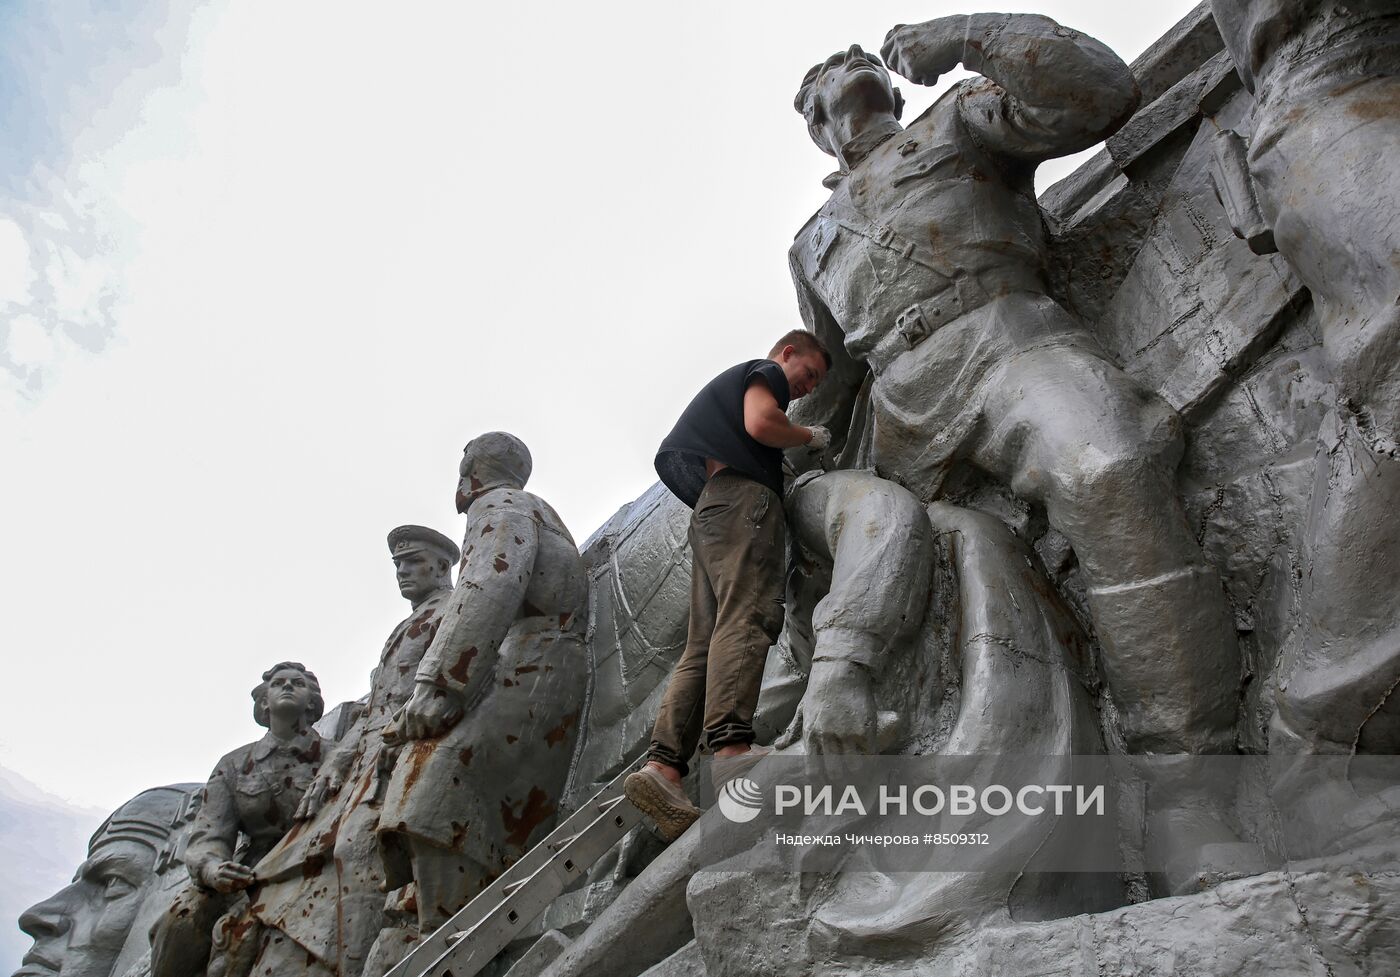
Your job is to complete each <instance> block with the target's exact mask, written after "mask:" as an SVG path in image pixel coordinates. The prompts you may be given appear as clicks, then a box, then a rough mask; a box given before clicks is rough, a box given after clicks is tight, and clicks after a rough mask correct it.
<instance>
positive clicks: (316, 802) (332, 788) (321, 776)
mask: <svg viewBox="0 0 1400 977" xmlns="http://www.w3.org/2000/svg"><path fill="white" fill-rule="evenodd" d="M336 766H337V765H336V764H329V765H327V767H326V768H323V769H322V770H321V772H320V773H318V774H317V775H316V779H315V780H313V781H311V786H310V787H308V788H306V793H305V794H303V795H302V797H301V803H300V804H298V805H297V811H296V814H294V815H292V816H293V817H294V818H296V819H297V820H298V821H306V820H308V819H310V818H314V817H315V816H316V812H317V811H319V810H321V808H322V807H323V806H324V805H325V803H326V801H328V800H330V799H331V798H332V797H334V796H335V795H336V794H339V793H340V788H341V787H342V786H344V783H345V774H344V773H342V772H341V771H340V770H337V769H336Z"/></svg>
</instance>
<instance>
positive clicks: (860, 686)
mask: <svg viewBox="0 0 1400 977" xmlns="http://www.w3.org/2000/svg"><path fill="white" fill-rule="evenodd" d="M877 730H878V717H877V715H876V712H875V695H874V692H873V691H872V690H871V681H870V672H869V671H868V670H866V669H865V668H864V667H863V666H861V665H853V664H851V663H850V662H844V661H818V662H813V663H812V674H811V677H810V678H809V679H808V680H807V692H806V694H805V695H804V696H803V697H802V742H803V745H804V746H805V747H806V750H807V753H808V754H809V755H812V754H821V753H874V752H875V751H876V749H877V742H876V733H877Z"/></svg>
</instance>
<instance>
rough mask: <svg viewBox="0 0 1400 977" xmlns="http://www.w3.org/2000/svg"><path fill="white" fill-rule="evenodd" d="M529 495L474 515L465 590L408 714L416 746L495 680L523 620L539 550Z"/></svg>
mask: <svg viewBox="0 0 1400 977" xmlns="http://www.w3.org/2000/svg"><path fill="white" fill-rule="evenodd" d="M523 494H524V493H523V492H520V491H518V490H514V489H500V490H497V491H495V492H492V493H490V494H488V495H485V496H483V497H482V498H481V499H479V500H478V501H477V502H476V503H475V504H474V505H473V506H472V508H471V512H470V514H469V515H468V518H467V529H466V536H465V545H464V547H463V552H462V566H461V569H460V570H459V571H458V575H457V587H456V589H455V590H454V591H453V594H452V598H451V600H450V601H449V602H448V606H447V610H446V612H445V613H444V614H443V618H442V624H441V625H440V626H439V627H438V632H437V636H436V637H434V638H433V643H432V645H431V646H430V647H429V648H428V651H427V653H426V654H425V655H424V656H423V661H422V662H421V663H420V664H419V666H418V674H417V688H416V689H415V690H414V693H413V699H412V700H411V701H410V702H409V703H408V706H407V707H406V709H405V714H404V726H403V735H404V736H405V737H406V738H408V739H426V738H428V737H431V736H436V735H438V734H440V733H442V732H443V731H445V730H446V729H449V728H451V727H452V726H453V725H454V724H455V723H456V722H457V720H458V719H460V718H461V716H462V710H463V709H464V708H465V707H466V706H467V705H469V704H470V703H471V702H472V701H473V700H474V699H475V698H476V695H477V693H478V692H480V691H481V689H482V687H483V686H484V685H485V683H486V682H487V681H489V680H490V679H491V677H492V676H493V675H494V674H495V662H496V653H497V651H498V650H499V649H500V646H501V642H502V641H503V640H505V637H506V633H507V632H508V631H509V630H510V626H511V623H512V622H513V621H515V619H516V618H517V617H519V616H520V607H521V603H522V601H523V600H524V598H525V592H526V589H527V588H528V587H529V584H530V577H531V575H532V573H533V572H534V567H535V554H536V551H537V549H538V546H539V529H538V527H537V526H536V525H535V521H534V519H533V518H531V516H530V514H529V512H528V511H526V510H525V509H524V508H522V507H521V503H522V501H523V500H521V498H520V497H521V496H522V495H523Z"/></svg>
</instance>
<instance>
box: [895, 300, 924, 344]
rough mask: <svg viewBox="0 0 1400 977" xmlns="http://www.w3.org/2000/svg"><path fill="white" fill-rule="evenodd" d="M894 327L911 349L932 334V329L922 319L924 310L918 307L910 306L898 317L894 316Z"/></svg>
mask: <svg viewBox="0 0 1400 977" xmlns="http://www.w3.org/2000/svg"><path fill="white" fill-rule="evenodd" d="M894 327H895V329H896V330H897V331H898V332H899V334H900V335H901V336H903V337H904V341H905V342H906V343H908V344H909V348H910V349H913V348H914V347H915V346H917V345H919V344H920V343H921V342H923V341H924V340H925V339H927V338H928V337H929V336H930V335H931V334H932V333H933V327H932V326H930V325H929V322H928V320H927V319H925V318H924V310H923V309H922V308H921V307H920V306H918V305H911V306H909V308H907V309H905V310H904V311H903V312H901V313H900V314H899V315H897V316H895V320H894Z"/></svg>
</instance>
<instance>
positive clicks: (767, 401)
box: [744, 377, 812, 448]
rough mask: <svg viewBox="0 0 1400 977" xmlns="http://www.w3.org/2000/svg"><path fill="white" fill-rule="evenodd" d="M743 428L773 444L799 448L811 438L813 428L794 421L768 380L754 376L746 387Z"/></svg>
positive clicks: (752, 436) (773, 445)
mask: <svg viewBox="0 0 1400 977" xmlns="http://www.w3.org/2000/svg"><path fill="white" fill-rule="evenodd" d="M744 430H745V431H748V432H749V437H751V438H753V439H754V440H755V441H757V442H758V443H759V444H762V445H767V446H768V447H770V448H796V447H797V446H798V445H801V444H808V443H809V442H811V440H812V429H811V428H810V427H803V426H802V425H801V424H794V423H792V421H790V420H788V416H787V414H785V413H783V409H782V408H781V407H779V406H778V398H776V397H774V396H773V391H772V390H769V389H768V384H767V383H765V382H764V381H763V380H762V379H761V378H759V377H755V378H754V379H753V380H752V381H750V383H749V388H748V389H747V390H745V391H744Z"/></svg>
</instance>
